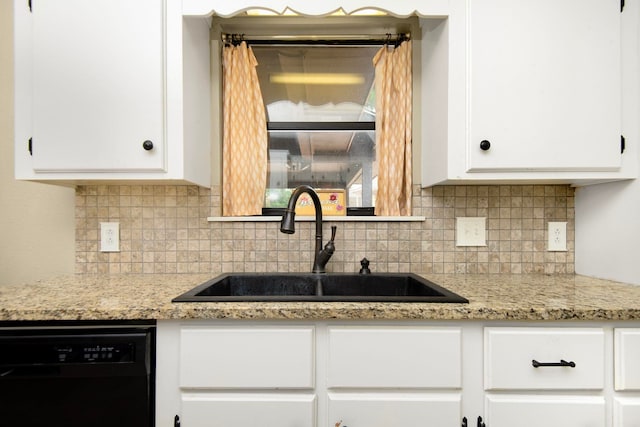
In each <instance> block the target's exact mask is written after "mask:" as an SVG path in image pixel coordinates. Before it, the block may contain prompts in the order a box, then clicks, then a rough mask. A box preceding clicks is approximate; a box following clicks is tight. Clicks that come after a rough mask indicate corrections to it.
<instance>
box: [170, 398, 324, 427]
mask: <svg viewBox="0 0 640 427" xmlns="http://www.w3.org/2000/svg"><path fill="white" fill-rule="evenodd" d="M315 419H316V398H315V396H314V395H312V394H311V395H309V394H306V395H305V394H302V395H298V394H286V393H278V394H274V395H271V394H265V393H263V394H248V393H240V394H227V393H193V392H182V393H181V411H180V422H181V425H182V426H185V427H212V426H233V427H256V426H299V427H313V426H315V425H316V422H315Z"/></svg>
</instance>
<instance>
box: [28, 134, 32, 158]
mask: <svg viewBox="0 0 640 427" xmlns="http://www.w3.org/2000/svg"><path fill="white" fill-rule="evenodd" d="M27 149H28V150H29V154H30V155H31V156H33V138H29V143H28V144H27Z"/></svg>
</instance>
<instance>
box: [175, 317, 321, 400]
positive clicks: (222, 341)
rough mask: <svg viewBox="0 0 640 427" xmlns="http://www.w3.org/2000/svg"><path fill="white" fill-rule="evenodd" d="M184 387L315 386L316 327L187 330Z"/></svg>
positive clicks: (183, 355)
mask: <svg viewBox="0 0 640 427" xmlns="http://www.w3.org/2000/svg"><path fill="white" fill-rule="evenodd" d="M180 340H181V346H180V386H181V387H183V388H231V389H233V388H312V387H313V385H314V381H313V378H314V355H313V354H314V329H313V328H312V327H286V328H283V327H278V328H268V327H264V328H261V327H252V328H245V327H225V328H199V327H192V328H183V329H182V330H181V332H180Z"/></svg>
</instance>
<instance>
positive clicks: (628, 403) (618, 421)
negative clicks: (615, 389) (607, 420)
mask: <svg viewBox="0 0 640 427" xmlns="http://www.w3.org/2000/svg"><path fill="white" fill-rule="evenodd" d="M639 425H640V398H638V397H616V398H615V399H614V402H613V427H636V426H639Z"/></svg>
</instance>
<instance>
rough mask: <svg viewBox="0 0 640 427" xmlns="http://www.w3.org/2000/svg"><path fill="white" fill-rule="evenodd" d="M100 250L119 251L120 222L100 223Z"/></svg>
mask: <svg viewBox="0 0 640 427" xmlns="http://www.w3.org/2000/svg"><path fill="white" fill-rule="evenodd" d="M100 252H120V223H118V222H101V223H100Z"/></svg>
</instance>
